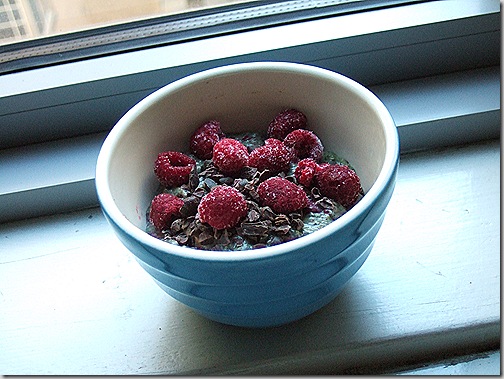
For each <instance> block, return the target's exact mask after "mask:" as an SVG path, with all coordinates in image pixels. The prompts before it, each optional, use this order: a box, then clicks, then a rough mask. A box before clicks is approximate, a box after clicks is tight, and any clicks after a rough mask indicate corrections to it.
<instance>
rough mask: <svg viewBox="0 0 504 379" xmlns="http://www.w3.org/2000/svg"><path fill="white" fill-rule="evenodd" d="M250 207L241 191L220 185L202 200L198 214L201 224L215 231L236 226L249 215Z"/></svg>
mask: <svg viewBox="0 0 504 379" xmlns="http://www.w3.org/2000/svg"><path fill="white" fill-rule="evenodd" d="M247 212H248V205H247V201H246V200H245V198H244V197H243V195H242V194H241V192H240V191H238V190H237V189H235V188H233V187H230V186H225V185H220V186H215V187H214V188H212V190H211V191H210V192H209V193H207V194H206V195H205V196H203V198H202V199H201V201H200V203H199V205H198V214H199V219H200V220H201V222H206V223H207V224H209V225H210V226H211V227H213V228H215V229H228V228H232V227H234V226H236V225H237V224H238V223H239V222H240V220H241V219H242V218H243V217H245V216H246V215H247Z"/></svg>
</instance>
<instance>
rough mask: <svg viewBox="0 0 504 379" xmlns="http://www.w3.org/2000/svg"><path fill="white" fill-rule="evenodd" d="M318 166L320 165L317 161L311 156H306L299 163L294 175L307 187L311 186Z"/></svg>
mask: <svg viewBox="0 0 504 379" xmlns="http://www.w3.org/2000/svg"><path fill="white" fill-rule="evenodd" d="M318 168H319V165H318V163H317V162H315V161H314V160H313V159H311V158H305V159H302V160H301V161H299V163H298V164H297V166H296V169H295V170H294V176H295V177H296V179H297V181H298V183H299V184H302V185H303V186H305V187H311V186H312V184H313V179H314V178H315V173H316V172H317V170H318Z"/></svg>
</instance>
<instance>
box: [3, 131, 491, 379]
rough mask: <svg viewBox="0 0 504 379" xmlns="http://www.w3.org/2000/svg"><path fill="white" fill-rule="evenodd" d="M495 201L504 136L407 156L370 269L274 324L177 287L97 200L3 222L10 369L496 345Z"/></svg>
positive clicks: (426, 352)
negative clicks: (158, 275)
mask: <svg viewBox="0 0 504 379" xmlns="http://www.w3.org/2000/svg"><path fill="white" fill-rule="evenodd" d="M499 204H500V143H499V140H497V139H494V140H489V141H485V142H479V143H473V144H470V145H465V146H459V147H451V148H444V149H438V150H429V151H424V152H417V153H410V154H403V155H402V156H401V163H400V167H399V173H398V182H397V186H396V190H395V192H394V195H393V197H392V200H391V203H390V207H389V209H388V212H387V215H386V217H385V221H384V224H383V227H382V229H381V231H380V233H379V235H378V238H377V241H376V244H375V247H374V249H373V251H372V253H371V255H370V257H369V258H368V260H367V261H366V263H365V264H364V266H363V267H362V269H361V270H360V271H359V272H358V273H357V274H356V276H355V277H354V278H353V279H352V280H351V281H350V283H349V284H348V286H347V287H346V288H345V290H344V291H343V292H342V293H341V294H340V295H339V296H338V297H337V298H336V299H335V300H334V301H333V302H332V303H330V304H329V305H328V306H326V307H324V308H323V309H322V310H320V311H318V312H316V313H315V314H313V315H311V316H309V317H306V318H305V319H303V320H300V321H298V322H295V323H292V324H289V325H285V326H283V327H279V328H274V329H269V330H248V329H242V328H235V327H229V326H225V325H220V324H217V323H215V322H212V321H208V320H206V319H204V318H202V317H200V316H198V315H196V314H194V313H193V312H192V311H190V310H188V309H187V308H186V307H185V306H183V305H181V304H179V303H178V302H176V301H175V300H173V299H172V298H170V297H169V296H168V295H166V294H165V293H164V292H163V291H162V290H161V289H159V288H158V287H157V286H156V285H155V283H154V282H153V281H152V280H151V279H150V277H149V276H148V275H147V274H146V273H145V272H144V271H143V270H142V269H141V268H140V266H139V265H138V264H137V263H136V261H135V260H134V258H133V256H132V254H130V253H129V252H128V251H127V250H126V248H124V247H123V245H121V244H120V242H119V241H118V240H117V238H116V237H115V236H114V234H113V232H112V229H111V228H110V227H108V225H107V223H106V221H105V219H104V217H103V216H102V214H101V212H100V209H99V208H92V209H88V210H84V211H78V212H73V213H67V214H60V215H54V216H49V217H43V218H36V219H29V220H23V221H17V222H11V223H5V224H2V225H0V239H1V241H2V244H1V246H0V303H1V304H2V310H3V311H2V314H1V316H0V320H1V322H0V335H1V336H2V338H1V339H0V351H2V354H1V355H0V367H1V368H2V374H5V375H12V374H22V375H26V374H29V375H41V374H57V375H72V374H87V375H90V374H100V375H105V374H116V375H119V374H128V375H135V374H165V375H168V374H175V375H180V374H192V375H197V374H286V373H287V374H315V373H325V374H327V373H387V372H397V371H399V370H401V369H404V368H405V367H409V366H416V367H419V366H420V365H422V364H424V363H425V362H429V361H437V360H441V359H446V358H450V357H453V356H457V355H465V354H474V353H479V352H485V351H490V350H498V349H499V346H500V271H499V268H500V245H499V242H500V218H499V217H500V215H499V208H500V207H499V206H498V205H499Z"/></svg>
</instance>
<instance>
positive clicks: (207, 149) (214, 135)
mask: <svg viewBox="0 0 504 379" xmlns="http://www.w3.org/2000/svg"><path fill="white" fill-rule="evenodd" d="M222 138H224V133H222V130H221V128H220V122H219V121H215V120H212V121H208V122H206V123H204V124H203V125H201V126H200V127H199V128H198V129H196V131H195V132H194V133H193V134H192V136H191V139H190V141H189V148H190V149H191V151H192V152H193V153H194V154H195V155H196V156H197V157H198V158H200V159H210V158H212V151H213V147H214V146H215V144H216V143H217V142H219V140H220V139H222Z"/></svg>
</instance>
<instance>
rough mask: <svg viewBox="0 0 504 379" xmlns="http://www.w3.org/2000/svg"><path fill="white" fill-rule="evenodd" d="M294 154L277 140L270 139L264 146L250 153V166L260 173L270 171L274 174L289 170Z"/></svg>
mask: <svg viewBox="0 0 504 379" xmlns="http://www.w3.org/2000/svg"><path fill="white" fill-rule="evenodd" d="M291 160H292V152H291V151H290V150H289V149H288V148H287V147H286V146H285V145H284V144H283V142H282V141H279V140H277V139H275V138H268V139H267V140H266V141H264V145H263V146H259V147H256V148H255V149H254V150H252V152H251V153H250V157H249V163H248V165H249V166H251V167H256V168H257V169H258V170H259V171H262V170H266V169H267V170H270V171H272V172H274V173H279V172H281V171H286V170H288V169H289V164H290V161H291Z"/></svg>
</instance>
